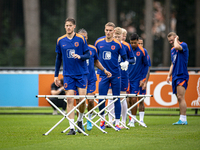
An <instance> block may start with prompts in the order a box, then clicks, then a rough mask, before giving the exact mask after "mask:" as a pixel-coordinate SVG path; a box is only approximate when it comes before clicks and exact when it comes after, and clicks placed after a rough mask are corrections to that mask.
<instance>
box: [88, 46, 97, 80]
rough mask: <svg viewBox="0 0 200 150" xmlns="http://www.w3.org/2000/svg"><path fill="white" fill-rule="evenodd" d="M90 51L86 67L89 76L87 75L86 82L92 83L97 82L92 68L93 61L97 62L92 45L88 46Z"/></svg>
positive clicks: (95, 49)
mask: <svg viewBox="0 0 200 150" xmlns="http://www.w3.org/2000/svg"><path fill="white" fill-rule="evenodd" d="M88 47H89V50H90V56H91V57H90V59H87V60H86V61H87V66H88V70H89V74H88V75H87V77H88V81H90V82H93V81H96V80H97V77H96V73H95V68H94V61H95V60H98V56H97V48H96V47H95V46H93V45H90V44H88Z"/></svg>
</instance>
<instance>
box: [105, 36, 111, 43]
mask: <svg viewBox="0 0 200 150" xmlns="http://www.w3.org/2000/svg"><path fill="white" fill-rule="evenodd" d="M105 40H106V42H112V40H113V37H111V38H107V37H106V38H105Z"/></svg>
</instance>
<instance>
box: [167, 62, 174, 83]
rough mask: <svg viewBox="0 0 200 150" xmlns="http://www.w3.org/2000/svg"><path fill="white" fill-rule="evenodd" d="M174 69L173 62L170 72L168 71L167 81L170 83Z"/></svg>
mask: <svg viewBox="0 0 200 150" xmlns="http://www.w3.org/2000/svg"><path fill="white" fill-rule="evenodd" d="M172 69H173V63H171V66H170V69H169V73H168V76H167V83H169V80H170V77H171V75H172Z"/></svg>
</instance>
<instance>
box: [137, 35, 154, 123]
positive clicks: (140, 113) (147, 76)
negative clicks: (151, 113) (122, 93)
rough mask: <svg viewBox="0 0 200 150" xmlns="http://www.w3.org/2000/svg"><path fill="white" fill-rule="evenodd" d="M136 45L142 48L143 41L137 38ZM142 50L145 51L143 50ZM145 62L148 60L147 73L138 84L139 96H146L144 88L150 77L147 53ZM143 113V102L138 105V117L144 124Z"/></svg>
mask: <svg viewBox="0 0 200 150" xmlns="http://www.w3.org/2000/svg"><path fill="white" fill-rule="evenodd" d="M138 44H139V45H140V46H141V47H143V45H144V44H143V39H142V38H141V37H139V38H138ZM144 50H146V49H145V48H144ZM147 60H148V64H149V67H148V72H147V74H144V76H143V77H142V80H141V81H142V82H140V94H142V95H145V94H146V87H147V82H148V80H149V75H150V66H151V60H150V57H149V55H148V53H147ZM141 98H142V97H138V100H140V99H141ZM144 111H145V106H144V101H142V102H140V103H139V116H140V122H143V123H144Z"/></svg>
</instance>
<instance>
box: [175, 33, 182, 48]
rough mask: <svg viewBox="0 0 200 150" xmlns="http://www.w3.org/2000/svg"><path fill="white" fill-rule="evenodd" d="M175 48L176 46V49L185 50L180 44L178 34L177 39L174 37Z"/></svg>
mask: <svg viewBox="0 0 200 150" xmlns="http://www.w3.org/2000/svg"><path fill="white" fill-rule="evenodd" d="M174 48H175V49H176V50H179V51H181V50H183V48H182V46H181V45H180V42H179V37H178V35H177V36H176V37H175V39H174Z"/></svg>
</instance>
